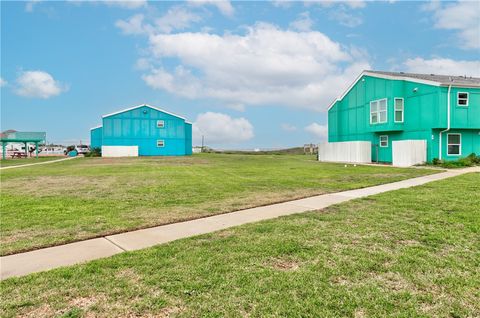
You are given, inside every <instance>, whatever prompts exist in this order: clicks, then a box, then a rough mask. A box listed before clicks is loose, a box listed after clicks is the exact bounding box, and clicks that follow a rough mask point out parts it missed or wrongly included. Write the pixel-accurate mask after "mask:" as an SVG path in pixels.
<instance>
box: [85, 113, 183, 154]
mask: <svg viewBox="0 0 480 318" xmlns="http://www.w3.org/2000/svg"><path fill="white" fill-rule="evenodd" d="M90 141H91V148H101V149H102V156H106V157H122V156H184V155H191V154H192V124H191V123H189V122H188V121H186V119H185V118H183V117H181V116H178V115H175V114H172V113H170V112H167V111H165V110H163V109H159V108H156V107H153V106H150V105H146V104H144V105H139V106H135V107H131V108H127V109H124V110H121V111H118V112H115V113H112V114H108V115H104V116H102V125H101V126H98V127H95V128H92V129H91V130H90Z"/></svg>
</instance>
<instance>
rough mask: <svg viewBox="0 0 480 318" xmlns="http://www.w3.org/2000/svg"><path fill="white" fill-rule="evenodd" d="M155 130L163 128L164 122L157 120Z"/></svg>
mask: <svg viewBox="0 0 480 318" xmlns="http://www.w3.org/2000/svg"><path fill="white" fill-rule="evenodd" d="M157 128H165V120H163V119H160V120H157Z"/></svg>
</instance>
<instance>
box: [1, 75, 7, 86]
mask: <svg viewBox="0 0 480 318" xmlns="http://www.w3.org/2000/svg"><path fill="white" fill-rule="evenodd" d="M7 84H8V82H7V81H6V80H4V79H3V78H1V77H0V87H3V86H6V85H7Z"/></svg>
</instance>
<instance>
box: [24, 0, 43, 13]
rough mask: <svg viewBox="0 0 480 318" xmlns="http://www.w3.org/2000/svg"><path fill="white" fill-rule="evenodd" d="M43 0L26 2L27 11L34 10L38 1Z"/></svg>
mask: <svg viewBox="0 0 480 318" xmlns="http://www.w3.org/2000/svg"><path fill="white" fill-rule="evenodd" d="M40 1H41V0H30V1H27V2H26V3H25V11H27V12H33V9H34V7H35V5H36V4H37V3H39V2H40Z"/></svg>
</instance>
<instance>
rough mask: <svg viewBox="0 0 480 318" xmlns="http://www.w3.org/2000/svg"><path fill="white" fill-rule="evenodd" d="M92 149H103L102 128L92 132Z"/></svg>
mask: <svg viewBox="0 0 480 318" xmlns="http://www.w3.org/2000/svg"><path fill="white" fill-rule="evenodd" d="M90 147H91V148H92V149H93V148H101V147H102V127H97V128H94V129H92V130H90Z"/></svg>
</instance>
